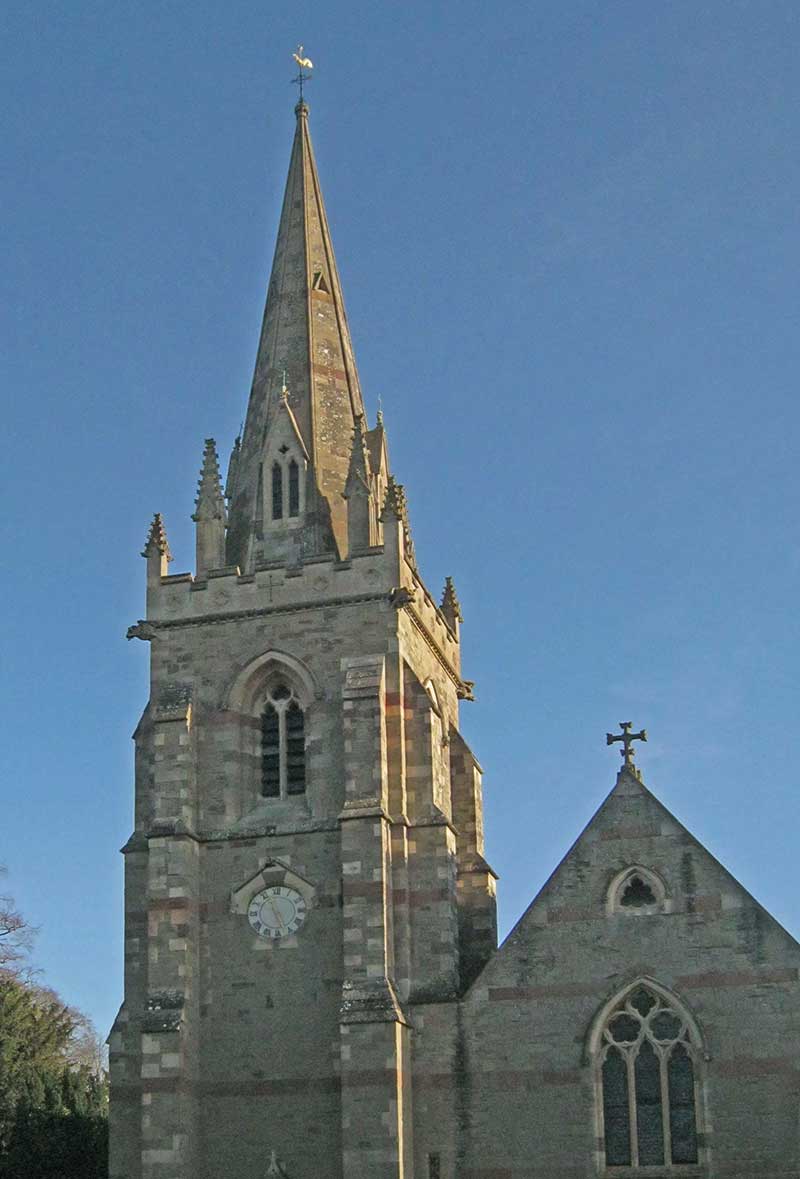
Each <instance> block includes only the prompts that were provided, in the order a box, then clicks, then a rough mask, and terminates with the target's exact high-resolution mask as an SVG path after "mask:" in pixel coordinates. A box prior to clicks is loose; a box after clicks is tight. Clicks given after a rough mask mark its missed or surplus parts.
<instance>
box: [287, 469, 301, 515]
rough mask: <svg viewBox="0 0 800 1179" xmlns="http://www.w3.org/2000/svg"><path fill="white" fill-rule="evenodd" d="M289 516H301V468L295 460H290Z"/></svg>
mask: <svg viewBox="0 0 800 1179" xmlns="http://www.w3.org/2000/svg"><path fill="white" fill-rule="evenodd" d="M289 515H290V516H299V515H300V468H299V467H298V465H297V463H296V462H295V460H294V459H290V460H289Z"/></svg>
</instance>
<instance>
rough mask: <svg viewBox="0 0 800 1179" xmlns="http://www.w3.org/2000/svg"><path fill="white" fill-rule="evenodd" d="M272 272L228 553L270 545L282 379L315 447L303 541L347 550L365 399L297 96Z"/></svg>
mask: <svg viewBox="0 0 800 1179" xmlns="http://www.w3.org/2000/svg"><path fill="white" fill-rule="evenodd" d="M295 113H296V115H297V129H296V132H295V137H294V144H293V146H292V155H291V160H290V163H289V175H288V179H287V181H286V192H285V195H284V200H283V209H282V212H281V219H280V225H279V228H278V238H277V242H276V246H275V257H274V260H273V264H272V275H271V278H270V282H269V288H268V291H267V301H266V308H265V311H264V320H263V324H262V328H261V338H260V341H259V346H258V356H257V360H256V368H255V375H254V378H253V387H252V391H251V394H250V403H249V405H248V410H247V419H246V422H245V427H244V434H243V436H242V444H241V450H240V452H239V454H238V455H237V461H236V470H235V477H234V479H233V486H232V487H231V489H230V490H231V506H230V528H229V533H228V561H229V563H231V564H239V565H241V566H242V567H244V566H245V565H246V564H253V563H256V562H257V561H258V560H259V559H263V558H264V556H265V553H264V552H263V551H262V550H263V544H262V543H261V540H260V537H259V528H258V527H257V524H256V518H257V515H258V507H257V504H256V499H257V496H258V483H259V467H260V466H261V464H262V463H263V462H264V455H265V450H266V449H267V448H268V446H269V438H270V432H271V429H272V426H273V423H274V421H275V419H276V416H277V413H278V409H279V403H280V397H281V389H282V388H283V387H284V386H285V385H287V384H288V386H289V388H290V389H291V407H292V412H293V415H294V418H295V420H296V422H297V427H298V430H299V433H300V436H301V439H302V442H303V445H304V447H305V451H306V452H307V454H308V464H309V471H308V475H309V478H308V483H307V486H308V494H307V495H306V498H305V503H304V515H303V521H302V524H303V531H304V538H303V539H304V545H303V547H304V550H305V552H307V553H314V552H317V553H319V552H332V553H335V552H338V553H339V554H340V555H343V554H344V553H345V552H346V550H347V505H346V503H345V501H344V499H343V497H342V493H343V491H344V487H345V482H346V480H347V474H348V469H349V465H350V452H351V447H352V438H353V427H354V424H355V420H356V417H357V416H358V415H359V414H363V412H364V406H363V402H362V399H361V389H360V386H359V381H358V373H357V371H356V365H355V360H354V357H353V347H352V344H351V341H350V331H349V328H348V326H347V316H346V314H345V309H344V300H343V298H342V289H341V284H340V281H339V274H338V271H337V268H336V259H335V257H334V253H333V244H332V242H331V236H330V231H329V229H328V219H327V216H326V214H325V206H324V204H323V200H322V192H321V190H320V183H319V177H318V175H317V166H316V163H315V160H314V153H313V150H312V147H311V138H310V136H309V130H308V107H307V106H306V104H305V103H303V102H301V103H298V105H297V107H296V109H295Z"/></svg>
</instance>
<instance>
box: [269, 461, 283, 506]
mask: <svg viewBox="0 0 800 1179" xmlns="http://www.w3.org/2000/svg"><path fill="white" fill-rule="evenodd" d="M282 517H283V471H282V470H281V467H280V463H273V464H272V519H273V520H280V519H282Z"/></svg>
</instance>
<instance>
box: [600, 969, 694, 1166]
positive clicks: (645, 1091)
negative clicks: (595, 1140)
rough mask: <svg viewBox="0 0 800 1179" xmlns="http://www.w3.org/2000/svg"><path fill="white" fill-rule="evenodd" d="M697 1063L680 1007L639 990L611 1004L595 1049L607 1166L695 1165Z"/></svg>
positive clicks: (646, 991) (685, 1020) (639, 988)
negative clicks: (611, 1006)
mask: <svg viewBox="0 0 800 1179" xmlns="http://www.w3.org/2000/svg"><path fill="white" fill-rule="evenodd" d="M695 1060H696V1054H695V1049H694V1045H693V1042H692V1034H691V1031H690V1028H689V1026H688V1020H687V1019H686V1017H685V1016H684V1015H683V1014H682V1013H681V1011H680V1010H679V1009H678V1007H677V1004H675V1003H671V1002H670V1001H668V1000H667V999H666V998H663V997H662V996H660V995H658V994H657V993H656V992H655V991H654V990H651V989H650V988H649V987H647V986H645V985H640V986H637V987H636V988H635V989H634V990H633V991H631V992H629V993H628V995H627V996H626V997H625V998H624V999H623V1000H621V1001H620V1003H618V1004H617V1005H615V1006H614V1008H613V1009H612V1011H611V1014H610V1015H609V1016H608V1018H607V1019H606V1021H605V1024H604V1026H603V1029H602V1038H601V1040H600V1043H599V1068H600V1076H599V1088H600V1099H601V1105H602V1115H603V1135H604V1145H605V1164H606V1167H608V1168H615V1167H630V1168H638V1167H661V1168H662V1169H665V1170H668V1171H669V1170H673V1169H675V1170H678V1171H679V1170H680V1168H681V1167H683V1166H686V1165H691V1164H696V1163H697V1161H698V1136H697V1108H696V1098H695V1084H696V1075H695Z"/></svg>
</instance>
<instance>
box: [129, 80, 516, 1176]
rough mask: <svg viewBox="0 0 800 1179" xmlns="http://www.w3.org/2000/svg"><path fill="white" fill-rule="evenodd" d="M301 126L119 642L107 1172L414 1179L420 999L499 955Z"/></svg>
mask: <svg viewBox="0 0 800 1179" xmlns="http://www.w3.org/2000/svg"><path fill="white" fill-rule="evenodd" d="M296 116H297V127H296V131H295V136H294V142H293V146H292V152H291V159H290V164H289V174H288V179H287V183H286V192H285V197H284V202H283V209H282V213H281V217H280V225H279V229H278V237H277V243H276V248H275V256H274V262H273V266H272V273H271V277H270V281H269V288H268V291H267V299H266V308H265V312H264V319H263V326H262V329H261V336H260V340H259V345H258V353H257V360H256V367H255V375H254V379H253V386H252V391H251V394H250V401H249V405H248V409H247V418H246V423H245V427H244V431H243V434H242V437H241V439H237V441H236V444H235V446H234V450H233V454H232V456H231V459H230V464H229V468H228V472H227V481H226V485H225V491H224V493H223V487H222V482H221V476H220V471H219V462H218V456H217V450H216V446H215V443H214V441H213V440H212V439H208V440H206V443H205V449H204V452H203V458H202V468H201V475H200V482H199V487H198V492H197V499H196V506H195V512H194V516H193V519H194V522H195V525H196V563H195V572H194V573H170V572H169V569H168V563H169V562H170V561H171V554H170V551H169V546H168V542H167V536H166V531H165V526H164V522H163V520H162V518H161V516H160V515H157V516H156V517H155V519H154V520H153V523H152V526H151V528H150V532H149V535H148V537H147V542H146V545H145V548H144V552H143V556H144V557H145V559H146V564H147V605H146V618H144V619H143V620H141V621H140V622H139V623H137V624H136V625H135V626H133V627H131V629H130V631H129V637H131V638H133V637H135V638H138V639H141V640H144V641H147V642H149V644H150V667H151V679H150V698H149V701H148V703H147V706H146V708H145V710H144V713H143V715H142V718H141V721H140V722H139V725H138V727H137V729H136V733H135V741H136V803H135V829H134V833H133V835H132V836H131V838H130V839H129V841H128V843H127V844H126V846H125V848H124V853H125V867H126V901H125V922H126V930H125V998H124V1003H123V1006H122V1008H121V1010H120V1013H119V1016H118V1018H117V1020H116V1022H115V1026H114V1029H113V1032H112V1036H111V1074H112V1105H111V1135H112V1138H111V1175H112V1177H113V1179H223V1176H225V1177H228V1176H233V1175H235V1176H236V1177H237V1179H262V1177H263V1176H264V1175H266V1174H278V1175H285V1176H287V1177H288V1179H312V1177H313V1179H318V1177H322V1179H337V1177H344V1176H347V1179H392V1177H393V1179H411V1177H412V1176H413V1175H414V1173H415V1170H414V1168H415V1160H414V1145H413V1142H412V1135H413V1124H414V1123H413V1109H414V1085H413V1083H412V1073H413V1067H412V1066H413V1054H414V1051H415V1049H414V1042H413V1035H414V1032H413V1031H412V1029H413V1027H414V1024H415V1017H414V1011H415V1009H417V1010H421V1006H422V1005H424V1006H425V1009H426V1012H427V1013H428V1014H426V1016H425V1019H426V1021H428V1022H429V1023H431V1022H432V1024H433V1025H435V1021H436V1018H437V1014H436V1013H437V1011H439V1010H441V1011H451V1009H454V1008H453V1005H454V1003H456V1002H457V1000H458V998H459V996H461V995H462V994H463V993H464V992H465V990H466V988H467V987H468V986H469V984H470V982H471V981H472V980H473V979H474V978H475V976H476V975H477V973H478V972H479V971H480V970H481V968H482V967H483V966H484V964H485V963H486V962H487V961H488V959H489V958H490V956H491V955H492V953H493V951H494V949H495V945H496V920H495V890H494V875H493V873H492V871H491V869H490V868H489V866H488V864H487V863H486V861H485V860H484V858H483V828H482V804H481V782H480V768H479V766H478V764H477V762H476V761H475V759H474V757H473V756H472V754H471V752H470V750H469V749H468V747H467V746H466V744H465V742H464V740H463V739H462V737H461V736H460V734H459V729H458V710H459V701H460V700H462V699H465V698H466V699H469V698H470V688H471V685H470V683H469V682H468V681H466V680H464V679H463V678H462V674H461V658H460V639H459V625H460V622H461V611H460V607H459V603H458V599H457V596H456V592H455V589H454V587H453V584H452V582H451V581H450V580H449V579H448V582H447V585H446V587H445V589H444V594H443V597H442V599H441V603H438V602H437V601H436V600H435V599H434V598H433V596H432V595H431V593H430V592H429V590H428V589H427V588H426V586H425V584H424V582H423V581H422V577H421V574H420V571H419V569H418V567H417V562H416V558H415V553H414V546H413V541H412V536H411V529H410V524H409V512H408V507H407V502H406V496H405V492H404V489H403V487H402V485H401V484H400V483H398V482H397V480H396V479H395V478H394V475H393V473H392V470H391V465H390V462H389V452H388V446H387V438H386V431H385V428H384V425H383V422H382V420H381V417H380V415H379V418H378V421H377V422H376V424H375V425H374V426H373V427H371V428H370V426H369V425H368V423H367V419H366V414H365V411H364V405H363V401H362V396H361V389H360V385H359V379H358V372H357V369H356V364H355V359H354V353H353V346H352V343H351V339H350V331H349V327H348V323H347V316H346V313H345V307H344V300H343V296H342V288H341V283H340V280H339V274H338V271H337V267H336V260H335V257H334V252H333V245H332V241H331V236H330V231H329V228H328V222H327V217H326V214H325V207H324V203H323V199H322V192H321V188H320V183H319V177H318V174H317V168H316V163H315V160H314V154H313V150H312V146H311V139H310V134H309V112H308V107H307V106H306V105H305V104H304V103H303V102H302V101H301V102H300V103H299V104H298V106H297V108H296ZM448 1018H449V1016H448ZM418 1022H419V1021H418ZM431 1157H433V1156H431ZM437 1157H438V1156H437ZM426 1158H427V1156H426ZM436 1165H438V1164H436ZM430 1173H431V1174H433V1173H434V1172H433V1171H431V1172H430ZM417 1174H418V1176H419V1174H421V1171H420V1168H419V1166H418V1167H417ZM425 1174H426V1175H427V1174H428V1171H427V1169H426V1171H425Z"/></svg>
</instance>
